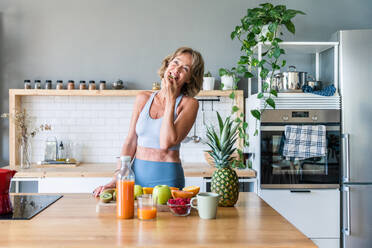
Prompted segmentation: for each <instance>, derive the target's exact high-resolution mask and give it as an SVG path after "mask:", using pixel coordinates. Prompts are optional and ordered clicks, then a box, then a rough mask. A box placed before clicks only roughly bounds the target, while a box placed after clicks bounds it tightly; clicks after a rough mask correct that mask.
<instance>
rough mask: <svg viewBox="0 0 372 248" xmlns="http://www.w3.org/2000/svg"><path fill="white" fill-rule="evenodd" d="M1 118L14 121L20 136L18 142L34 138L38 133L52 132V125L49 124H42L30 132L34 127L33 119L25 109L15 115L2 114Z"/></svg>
mask: <svg viewBox="0 0 372 248" xmlns="http://www.w3.org/2000/svg"><path fill="white" fill-rule="evenodd" d="M1 118H9V119H12V120H13V121H14V124H15V126H16V129H17V133H19V134H20V135H19V136H18V141H19V142H22V141H27V139H28V138H29V137H30V136H31V137H34V136H35V135H36V134H37V133H38V132H40V131H44V130H51V129H52V127H51V125H48V124H42V125H40V126H39V127H37V128H34V129H33V130H31V131H29V130H30V129H31V128H30V126H32V119H33V118H32V117H31V116H30V115H29V114H27V113H26V110H25V109H22V110H21V111H18V110H16V111H14V115H13V114H9V113H3V114H1Z"/></svg>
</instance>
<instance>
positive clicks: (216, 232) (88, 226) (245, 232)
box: [0, 193, 316, 248]
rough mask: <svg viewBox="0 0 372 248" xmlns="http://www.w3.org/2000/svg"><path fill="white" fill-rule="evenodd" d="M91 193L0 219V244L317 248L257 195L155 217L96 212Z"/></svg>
mask: <svg viewBox="0 0 372 248" xmlns="http://www.w3.org/2000/svg"><path fill="white" fill-rule="evenodd" d="M96 202H97V199H94V198H93V196H92V195H90V194H73V195H72V194H69V195H65V196H64V197H63V198H61V199H60V200H58V201H57V202H55V203H54V204H53V205H51V206H50V207H49V208H47V209H46V210H44V211H43V212H41V213H40V214H39V215H37V216H36V217H34V218H33V219H31V220H17V221H9V220H0V226H1V230H2V231H1V232H0V246H1V247H41V246H42V247H46V246H47V247H79V248H80V247H113V246H115V247H117V246H123V247H172V248H173V247H229V248H233V247H286V248H289V247H296V248H297V247H316V246H315V245H314V243H313V242H312V241H311V240H310V239H308V238H307V237H306V236H305V235H303V234H302V233H301V232H300V231H298V230H297V229H296V228H295V227H294V226H293V225H292V224H290V223H289V222H288V221H287V220H285V219H284V218H283V217H282V216H281V215H279V214H278V213H277V212H276V211H275V210H273V209H272V208H271V207H270V206H269V205H268V204H266V203H265V202H264V201H263V200H262V199H261V198H259V197H258V196H257V195H255V194H254V193H240V198H239V201H238V203H237V205H236V207H233V208H219V209H218V211H217V219H214V220H202V219H200V218H199V216H198V215H197V212H196V211H193V212H192V213H191V215H190V216H187V217H175V216H172V214H171V213H169V212H160V213H158V217H157V219H156V220H155V221H140V220H137V219H131V220H118V219H116V216H115V213H106V214H99V215H98V214H97V213H96V210H95V205H96Z"/></svg>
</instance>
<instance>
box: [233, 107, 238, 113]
mask: <svg viewBox="0 0 372 248" xmlns="http://www.w3.org/2000/svg"><path fill="white" fill-rule="evenodd" d="M238 110H239V107H238V106H236V105H234V106H233V107H232V112H233V113H235V112H237V111H238Z"/></svg>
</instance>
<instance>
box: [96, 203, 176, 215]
mask: <svg viewBox="0 0 372 248" xmlns="http://www.w3.org/2000/svg"><path fill="white" fill-rule="evenodd" d="M134 208H137V202H136V201H135V202H134ZM157 211H158V212H170V210H169V207H168V206H167V205H158V206H157ZM96 212H97V213H116V202H115V201H111V202H109V203H103V202H101V201H98V203H97V205H96ZM134 212H136V211H134Z"/></svg>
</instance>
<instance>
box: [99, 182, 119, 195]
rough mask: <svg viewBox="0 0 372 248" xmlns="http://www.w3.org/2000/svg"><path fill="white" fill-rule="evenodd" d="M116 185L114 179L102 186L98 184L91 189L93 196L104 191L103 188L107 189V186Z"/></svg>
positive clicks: (112, 186) (113, 186)
mask: <svg viewBox="0 0 372 248" xmlns="http://www.w3.org/2000/svg"><path fill="white" fill-rule="evenodd" d="M115 187H116V182H115V181H111V182H109V183H108V184H105V185H103V186H99V187H97V188H96V189H95V190H94V191H93V195H94V196H95V197H99V195H100V194H101V192H102V191H104V190H105V189H109V188H115Z"/></svg>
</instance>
